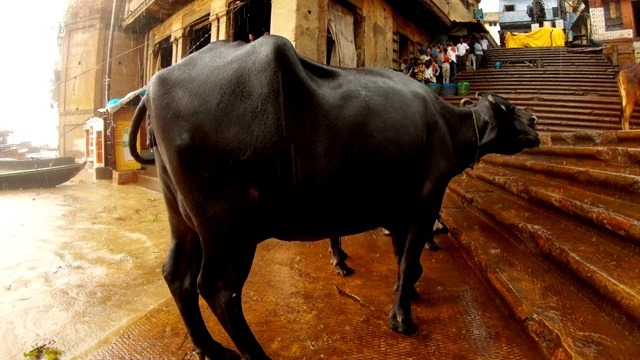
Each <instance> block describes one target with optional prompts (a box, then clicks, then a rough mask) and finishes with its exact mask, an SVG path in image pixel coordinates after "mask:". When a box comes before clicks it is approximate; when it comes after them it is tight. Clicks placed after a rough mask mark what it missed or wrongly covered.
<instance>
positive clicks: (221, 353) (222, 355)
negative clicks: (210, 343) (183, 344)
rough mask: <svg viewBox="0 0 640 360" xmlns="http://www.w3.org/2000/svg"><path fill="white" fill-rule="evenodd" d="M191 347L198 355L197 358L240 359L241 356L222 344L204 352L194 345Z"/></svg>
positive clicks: (210, 359) (201, 359)
mask: <svg viewBox="0 0 640 360" xmlns="http://www.w3.org/2000/svg"><path fill="white" fill-rule="evenodd" d="M192 349H193V351H194V352H195V353H196V355H197V356H198V359H200V360H206V359H208V360H217V359H225V360H240V359H242V356H240V354H238V353H237V352H235V351H233V350H231V349H227V348H225V347H222V346H221V347H217V348H216V349H215V350H213V349H212V350H210V351H206V352H204V351H202V350H201V349H199V348H197V347H196V346H194V347H193V348H192Z"/></svg>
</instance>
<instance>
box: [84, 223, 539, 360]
mask: <svg viewBox="0 0 640 360" xmlns="http://www.w3.org/2000/svg"><path fill="white" fill-rule="evenodd" d="M438 241H439V243H440V245H441V246H442V247H443V248H444V250H442V251H440V252H438V253H426V252H425V254H424V255H423V257H422V264H423V266H424V268H425V274H424V275H423V276H422V279H421V280H420V282H419V283H418V286H417V288H418V292H419V294H420V299H419V300H418V301H417V302H414V305H413V313H414V319H415V321H416V322H417V324H418V325H419V326H420V330H419V332H418V333H417V334H416V335H414V336H411V337H407V336H403V335H399V334H397V333H394V332H393V331H391V330H390V329H389V328H388V327H387V315H388V311H389V309H390V308H391V304H392V303H393V300H394V293H393V291H392V288H393V284H394V281H395V276H396V265H395V260H394V258H393V255H392V254H393V250H392V245H391V242H390V239H389V238H388V237H387V236H385V235H383V234H382V233H381V232H380V231H378V230H374V231H370V232H367V233H365V234H360V235H356V236H350V237H347V238H345V239H343V247H344V249H345V251H346V252H347V253H348V254H349V255H350V259H349V260H348V263H349V264H350V266H352V267H353V268H354V269H355V271H356V272H355V274H353V275H352V276H350V277H347V278H343V277H341V276H339V275H337V274H334V273H333V270H332V268H331V266H330V265H329V254H328V246H329V242H328V240H327V241H319V242H315V243H302V242H291V243H287V242H282V241H278V240H274V239H270V240H267V241H265V242H264V243H262V244H260V245H259V247H258V252H257V255H256V259H255V261H254V265H253V268H252V271H251V274H250V276H249V279H248V281H247V284H246V285H245V288H244V293H243V305H244V313H245V316H246V317H247V321H248V322H249V325H250V326H251V327H252V330H253V332H254V334H255V335H256V337H257V339H258V341H259V342H260V343H261V345H262V346H263V348H264V349H265V351H266V352H267V354H268V355H269V356H270V357H272V358H273V359H319V358H328V359H540V358H542V357H543V356H542V355H541V354H540V353H539V352H538V350H537V348H536V346H535V345H533V343H532V342H531V341H530V339H529V338H528V337H527V336H526V335H524V333H523V332H522V331H520V329H519V325H518V324H516V323H515V322H514V321H512V320H511V319H509V318H507V317H506V316H504V315H503V312H502V311H501V310H500V309H499V308H498V306H497V305H496V303H495V302H494V300H493V299H492V297H491V295H490V293H489V291H488V289H487V288H485V286H484V285H483V284H482V282H481V281H479V279H478V278H477V276H476V274H475V273H474V271H473V270H472V269H471V268H470V267H469V265H468V264H467V263H466V261H465V260H464V259H463V258H462V255H461V254H460V252H459V249H458V248H457V247H456V245H455V244H454V243H453V242H452V241H451V240H450V239H449V237H448V236H439V238H438ZM200 306H201V308H202V310H203V314H204V316H205V321H206V323H207V326H208V327H209V330H210V331H211V332H212V335H213V336H214V338H216V339H217V340H218V341H219V342H221V343H222V344H223V345H224V346H226V347H228V348H232V349H235V348H234V346H233V343H232V342H231V341H230V339H229V338H228V337H227V335H226V334H225V333H224V330H223V329H222V327H221V326H220V325H219V324H218V322H217V320H216V319H215V316H214V315H213V314H212V312H211V311H210V310H209V308H208V307H207V305H206V304H205V303H204V302H202V301H201V304H200ZM190 350H191V343H190V340H189V338H188V336H187V334H186V331H185V329H184V326H183V324H182V321H181V319H180V316H179V314H178V311H177V309H176V306H175V304H174V303H173V300H172V299H167V300H165V301H164V302H163V303H161V304H160V305H158V306H157V307H156V308H154V309H153V310H151V311H150V312H149V313H147V314H146V315H144V316H143V317H141V318H140V319H139V320H138V321H136V322H134V323H133V324H132V325H131V326H129V327H127V328H126V329H124V330H123V331H122V332H121V333H120V334H119V335H118V336H117V338H116V339H115V340H114V341H113V343H111V344H109V345H105V346H104V347H103V348H100V349H97V351H96V352H95V353H93V354H92V355H91V356H89V358H90V359H105V358H127V359H196V358H197V357H196V356H195V355H194V354H193V353H192V352H191V351H190Z"/></svg>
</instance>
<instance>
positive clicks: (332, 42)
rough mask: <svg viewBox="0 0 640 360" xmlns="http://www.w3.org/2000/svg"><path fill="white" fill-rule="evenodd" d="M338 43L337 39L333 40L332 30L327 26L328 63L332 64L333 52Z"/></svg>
mask: <svg viewBox="0 0 640 360" xmlns="http://www.w3.org/2000/svg"><path fill="white" fill-rule="evenodd" d="M335 44H336V41H335V40H333V35H331V30H329V28H327V59H326V60H327V62H326V63H325V64H326V65H330V64H331V53H332V52H333V46H334V45H335Z"/></svg>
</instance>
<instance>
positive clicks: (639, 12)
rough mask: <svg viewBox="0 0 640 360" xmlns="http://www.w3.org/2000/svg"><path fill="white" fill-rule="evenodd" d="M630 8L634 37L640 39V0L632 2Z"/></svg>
mask: <svg viewBox="0 0 640 360" xmlns="http://www.w3.org/2000/svg"><path fill="white" fill-rule="evenodd" d="M631 8H632V9H633V21H634V23H635V28H636V33H635V35H634V36H635V37H640V0H636V1H632V2H631Z"/></svg>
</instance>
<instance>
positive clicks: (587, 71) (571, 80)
mask: <svg viewBox="0 0 640 360" xmlns="http://www.w3.org/2000/svg"><path fill="white" fill-rule="evenodd" d="M585 51H588V52H585ZM538 59H541V60H542V62H543V64H544V67H543V68H537V67H531V66H529V65H527V64H526V63H524V61H528V62H529V63H531V62H532V61H533V60H538ZM496 61H501V62H503V64H507V63H508V64H507V65H506V67H504V68H501V69H495V68H494V67H493V65H494V62H496ZM618 71H619V68H617V67H615V66H611V65H610V63H609V62H608V61H607V60H606V58H605V57H604V55H603V54H602V52H601V50H598V49H596V48H594V49H587V48H579V49H571V48H563V47H554V48H535V49H503V48H500V49H490V50H488V51H487V68H483V69H478V70H476V71H469V72H467V73H466V74H458V75H457V76H456V77H455V78H454V79H453V82H460V81H468V82H469V83H470V87H469V90H470V93H471V94H473V93H475V92H493V93H497V94H499V95H501V96H504V97H505V98H506V99H507V100H510V101H513V103H514V104H516V105H518V106H523V107H526V108H528V109H529V110H530V111H532V112H533V113H535V114H536V116H538V119H539V120H540V121H539V125H540V128H539V130H540V131H542V132H576V131H587V130H601V131H606V130H617V129H619V128H620V124H619V116H620V104H621V100H620V94H619V90H618V85H617V80H616V76H617V74H618ZM445 98H446V99H447V100H448V101H449V102H451V103H452V104H456V105H457V103H458V102H459V100H457V101H455V100H454V99H457V97H449V96H447V97H445ZM525 99H526V101H525ZM639 126H640V106H637V107H636V110H635V111H634V113H633V115H632V118H631V127H632V128H635V127H639Z"/></svg>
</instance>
